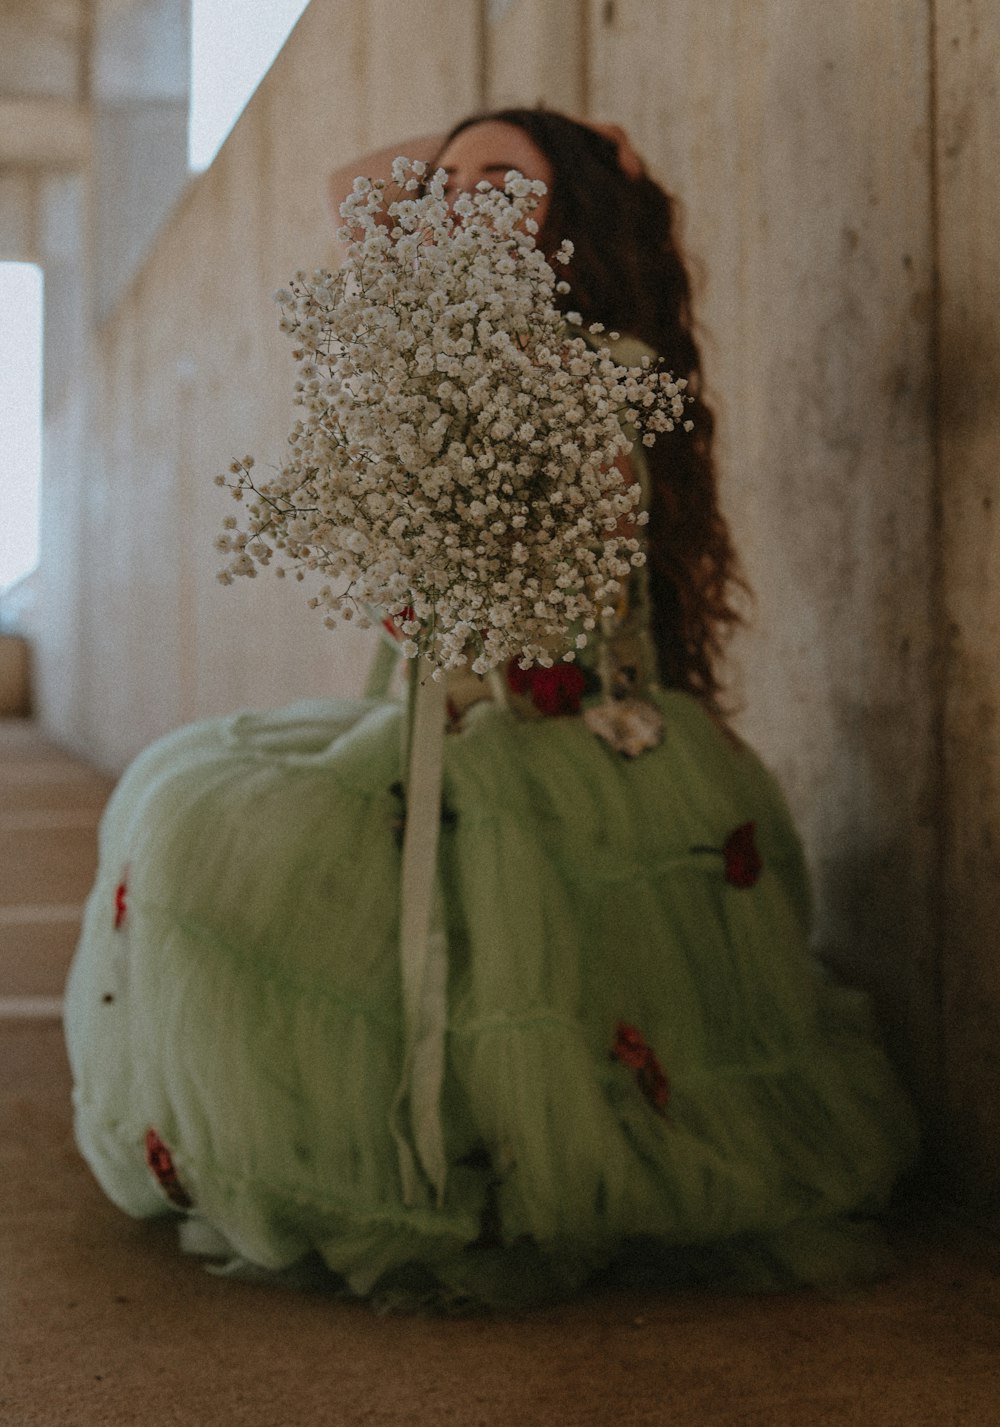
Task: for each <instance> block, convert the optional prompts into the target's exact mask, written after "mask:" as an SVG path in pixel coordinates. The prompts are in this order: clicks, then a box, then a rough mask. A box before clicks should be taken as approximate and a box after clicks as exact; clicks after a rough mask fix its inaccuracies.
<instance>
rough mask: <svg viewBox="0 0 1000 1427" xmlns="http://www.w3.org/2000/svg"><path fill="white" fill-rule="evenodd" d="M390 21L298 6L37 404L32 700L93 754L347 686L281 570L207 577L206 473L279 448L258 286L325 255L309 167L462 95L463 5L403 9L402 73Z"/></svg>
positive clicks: (210, 520) (278, 355)
mask: <svg viewBox="0 0 1000 1427" xmlns="http://www.w3.org/2000/svg"><path fill="white" fill-rule="evenodd" d="M398 18H399V16H398V7H395V8H394V7H393V6H392V5H390V4H387V3H386V0H370V3H366V4H351V5H344V6H342V5H331V4H319V5H314V6H311V7H310V8H309V10H307V11H306V13H305V15H304V16H303V18H302V20H301V22H300V24H299V26H298V27H297V28H296V30H295V32H294V33H293V35H292V37H291V39H290V41H289V43H288V45H287V47H286V49H285V50H284V51H283V53H282V54H281V55H280V56H279V58H278V60H277V61H276V63H275V65H274V66H273V68H272V70H271V72H270V73H269V74H268V75H267V77H266V78H265V80H264V82H263V83H262V85H261V87H260V89H259V90H258V91H257V93H256V94H255V95H254V97H253V99H252V100H251V102H250V104H249V106H248V107H247V109H246V111H245V113H244V114H243V116H242V117H241V119H240V120H239V122H238V124H237V125H236V127H235V129H234V130H233V132H232V134H231V135H230V137H229V138H228V139H227V141H226V143H225V145H224V146H223V149H222V151H221V152H220V154H219V156H218V157H217V159H216V161H215V162H214V163H213V165H212V166H211V168H210V169H209V170H208V171H207V172H206V173H204V174H203V175H201V176H200V177H199V178H198V179H196V180H195V181H194V182H193V183H192V185H191V188H190V190H189V192H188V193H187V195H186V196H185V198H184V199H183V200H182V202H181V204H180V206H179V208H178V210H177V211H176V212H175V213H174V214H173V215H172V217H171V219H170V221H169V222H168V223H167V225H166V226H165V227H164V229H163V230H162V231H161V233H160V235H159V237H158V239H157V240H156V242H155V245H154V247H153V249H152V251H151V253H150V255H149V258H148V260H147V261H146V263H145V264H144V266H143V268H142V269H141V271H140V273H139V275H138V276H137V278H136V280H135V281H134V282H133V284H132V285H131V287H130V288H129V290H128V291H127V292H126V294H125V296H124V297H123V299H122V301H121V303H120V304H119V306H118V308H117V309H116V311H115V313H114V315H113V316H112V317H111V318H110V320H109V321H108V322H107V323H106V324H105V325H104V326H103V328H101V329H100V331H99V332H98V333H96V334H95V336H94V339H93V341H92V345H91V350H90V353H89V357H88V363H87V371H86V377H85V380H84V381H83V382H82V384H81V390H80V391H79V392H76V393H74V394H73V395H72V397H71V398H69V399H68V400H67V402H66V404H65V406H64V409H63V410H62V411H61V412H60V413H57V414H54V415H53V420H52V422H51V425H50V429H49V433H48V436H49V440H48V458H47V489H46V500H45V511H46V515H45V533H44V537H43V538H44V542H45V548H44V552H43V559H44V560H45V562H46V564H47V566H48V568H49V569H50V570H52V571H53V583H52V585H51V586H50V589H51V591H52V594H53V602H52V604H51V605H50V607H49V610H48V612H47V617H46V618H45V619H44V621H42V624H41V628H40V631H39V637H40V640H41V643H42V651H41V662H42V664H43V666H44V667H43V670H42V673H41V687H42V696H43V706H44V707H45V708H46V710H47V722H48V724H49V726H50V728H51V729H52V730H53V731H54V732H56V733H57V734H60V735H62V736H63V737H65V738H67V739H69V740H70V741H71V742H72V743H73V745H74V746H76V747H78V748H85V749H86V750H87V751H88V752H89V753H90V754H91V756H93V757H94V758H96V760H97V761H98V762H99V763H101V764H102V765H103V766H105V767H108V768H119V767H121V766H122V764H123V763H124V762H125V761H127V760H128V759H129V758H130V757H131V756H132V755H133V754H134V753H136V752H137V751H138V750H139V749H140V748H142V747H143V746H144V745H145V744H146V743H148V742H149V740H150V739H151V738H153V737H155V736H156V735H158V734H159V733H161V732H163V731H165V730H166V729H169V728H172V727H174V726H176V725H177V724H179V723H182V722H184V721H185V720H186V719H190V718H193V717H197V716H200V715H203V714H206V713H212V712H216V711H221V710H224V709H233V708H236V707H239V706H242V705H256V706H266V705H269V704H276V703H280V702H283V701H286V700H288V699H289V698H294V697H296V696H303V697H305V696H309V695H313V694H321V693H333V692H357V691H358V689H359V687H360V684H361V681H362V677H363V673H364V666H365V664H366V662H367V658H368V653H369V641H368V640H366V639H364V638H363V637H360V636H356V637H354V638H352V637H351V635H350V634H349V633H345V634H342V635H340V636H338V637H334V636H331V635H330V634H329V633H328V632H327V631H325V630H324V629H323V628H322V625H321V622H320V621H319V619H318V617H315V616H310V614H309V612H308V611H307V610H305V608H304V597H303V593H302V589H301V588H300V587H299V586H298V585H296V584H294V582H289V583H288V584H287V585H286V586H283V585H282V584H281V583H279V582H278V581H276V580H274V579H260V580H258V581H256V582H254V583H250V582H241V583H240V584H239V585H237V586H235V587H234V588H233V589H232V590H228V591H224V590H222V588H221V587H220V586H219V585H218V584H217V583H216V581H215V571H216V568H217V565H218V563H219V557H218V556H217V555H216V553H215V551H214V550H213V548H212V540H213V538H214V534H215V533H217V531H218V529H219V528H220V526H221V520H222V518H223V516H224V515H225V514H226V513H227V510H228V509H229V507H228V506H227V503H226V498H225V496H224V493H222V492H220V491H219V490H218V488H216V487H215V486H214V485H213V484H212V476H213V475H214V474H215V473H216V472H217V471H220V470H225V469H226V468H227V467H228V465H229V462H230V461H231V460H232V459H233V457H234V456H239V455H242V454H243V453H244V451H253V452H254V453H255V454H256V455H257V456H258V457H259V458H260V460H261V462H262V464H264V465H266V464H267V462H268V461H272V460H278V459H280V455H281V451H282V447H283V444H284V438H285V434H286V432H287V429H288V426H289V425H290V421H291V417H292V408H291V404H290V391H291V379H292V376H293V364H292V361H291V357H290V350H289V346H288V342H287V340H286V339H285V338H284V337H282V336H281V335H280V334H279V333H278V331H277V313H276V309H274V308H273V307H272V305H271V302H270V294H271V293H272V292H273V291H274V289H275V288H276V287H278V286H279V285H280V284H282V283H284V282H285V281H286V280H287V278H288V276H289V275H290V274H291V273H292V272H294V271H295V270H296V269H297V268H298V267H300V266H302V267H306V268H312V267H315V266H316V265H317V264H320V263H322V262H323V261H325V259H326V256H327V251H328V232H329V219H328V216H327V214H326V211H325V207H324V192H323V188H324V185H323V176H324V174H325V173H326V172H327V171H328V170H329V169H330V168H331V167H334V166H336V164H338V163H341V162H343V161H345V160H346V159H347V158H349V157H350V155H351V154H353V153H360V152H363V151H364V150H365V149H370V148H373V147H376V146H378V145H379V144H384V143H388V142H390V141H391V140H392V138H393V137H395V136H397V135H401V134H406V133H407V132H413V131H414V130H416V131H418V132H420V131H423V132H426V131H427V130H429V129H433V128H435V127H438V126H440V127H444V125H445V124H446V123H447V122H448V121H449V120H450V119H451V118H452V117H453V116H454V115H455V113H456V112H457V113H462V112H464V111H466V110H468V109H471V108H474V107H476V105H477V104H478V103H479V99H480V95H479V91H478V80H479V74H480V60H479V54H480V32H479V20H478V14H477V12H476V10H475V8H474V7H454V9H453V12H452V14H451V16H450V17H448V23H447V24H445V23H444V20H443V19H442V13H441V7H440V6H439V5H437V4H435V3H433V0H420V3H417V4H410V5H408V7H407V32H406V33H407V38H406V56H405V58H406V63H407V66H408V69H407V72H408V73H409V74H411V75H415V76H419V82H414V83H409V84H403V83H401V82H400V73H399V64H400V54H399V30H398V23H397V22H398ZM78 651H85V654H84V657H80V656H79V654H78Z"/></svg>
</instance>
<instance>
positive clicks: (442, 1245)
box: [66, 575, 916, 1307]
mask: <svg viewBox="0 0 1000 1427" xmlns="http://www.w3.org/2000/svg"><path fill="white" fill-rule="evenodd" d="M643 598H644V595H643V586H642V581H641V576H640V575H637V577H636V580H635V581H634V590H633V601H632V605H631V607H630V609H629V611H628V613H627V614H624V615H623V616H622V618H621V620H619V622H618V624H617V627H616V631H615V635H614V638H613V639H612V640H610V641H609V643H608V646H607V647H606V648H605V649H604V651H603V653H602V657H605V656H606V655H607V653H608V649H611V650H612V651H613V652H614V654H615V657H616V660H617V662H616V663H615V665H614V668H613V670H612V678H611V685H612V686H613V689H614V692H615V693H618V694H621V693H623V692H624V693H625V694H626V695H627V698H626V699H625V700H624V701H623V702H622V703H621V704H616V705H615V708H616V709H617V708H627V707H631V708H632V710H633V712H637V713H638V714H639V715H640V723H642V720H643V719H645V722H644V723H642V726H643V727H644V728H645V729H646V730H647V731H648V730H649V728H650V727H651V726H652V724H653V723H655V722H656V720H657V715H658V716H659V717H660V718H661V719H662V735H660V734H656V735H655V737H654V738H651V739H647V740H646V741H647V742H655V746H650V747H647V748H645V750H644V751H640V752H636V749H635V748H634V747H633V748H632V749H631V752H632V753H633V754H635V756H629V754H628V753H626V752H623V751H621V748H620V747H619V746H614V745H615V743H616V741H617V742H618V743H619V744H620V742H621V740H620V739H618V740H615V739H614V738H613V739H612V741H611V742H609V741H608V740H607V738H606V737H603V736H601V719H600V715H598V716H597V717H596V718H595V717H594V715H593V710H594V709H595V708H597V709H600V708H604V709H605V711H606V709H607V705H606V697H605V694H604V693H602V692H600V691H597V692H586V691H584V692H583V694H582V702H581V704H580V709H579V711H577V712H571V711H567V710H571V709H573V708H575V707H576V703H577V700H578V699H580V695H581V690H580V688H579V687H577V686H574V685H572V682H570V684H560V682H559V679H558V677H556V676H553V675H548V676H546V678H545V679H543V680H542V682H541V683H540V684H538V685H537V686H536V687H525V683H526V681H525V680H523V679H522V680H521V682H520V684H517V676H516V675H514V676H513V677H514V682H515V684H517V691H516V692H512V691H511V690H510V688H509V687H508V694H509V697H507V698H499V699H498V698H481V699H480V701H479V702H472V701H471V697H474V695H475V691H473V696H471V697H470V694H469V686H468V682H467V681H466V686H465V688H464V689H463V690H456V695H455V700H454V704H453V707H452V710H451V713H452V721H451V724H450V727H449V731H448V732H447V734H446V735H445V740H444V771H443V803H442V817H441V825H440V845H439V851H438V857H437V873H436V890H435V899H436V908H437V913H436V915H437V936H438V942H439V944H440V945H441V946H443V948H444V967H445V970H444V973H443V976H444V979H443V981H442V984H441V986H440V988H439V995H438V1002H439V1012H440V1018H441V1024H440V1026H439V1028H438V1040H439V1050H440V1051H441V1053H442V1054H443V1083H442V1084H441V1085H440V1087H439V1091H438V1092H435V1093H434V1095H433V1096H432V1097H430V1101H428V1100H427V1097H424V1101H422V1102H421V1103H419V1104H418V1103H417V1102H418V1097H417V1096H415V1095H412V1096H411V1103H410V1104H409V1105H408V1106H407V1114H404V1115H402V1116H401V1114H400V1091H401V1085H403V1086H404V1087H405V1083H406V1080H407V1076H408V1074H409V1071H408V1068H407V1064H406V1063H405V1057H404V1041H405V1027H404V1024H403V1020H404V1016H403V1005H402V997H401V984H400V982H401V975H400V951H399V882H400V858H401V853H400V829H401V824H402V820H403V817H404V813H405V809H404V802H403V790H402V788H401V786H400V778H401V747H402V742H403V738H402V734H403V729H402V724H403V720H404V702H403V701H401V700H400V699H393V698H389V697H386V696H381V697H372V698H368V699H362V700H340V701H334V702H322V703H320V702H310V703H307V704H299V705H296V706H294V707H292V708H290V709H287V710H284V711H281V712H276V713H269V714H241V715H237V716H235V717H232V718H224V719H214V720H211V721H209V722H204V723H200V724H196V725H194V726H193V727H189V728H185V729H182V730H180V731H179V732H177V733H174V734H172V735H170V736H169V737H167V738H165V739H163V740H162V741H160V742H158V743H157V744H155V745H154V746H153V747H151V748H150V749H149V750H147V752H145V753H144V754H143V755H142V756H141V757H140V758H139V759H138V760H137V762H136V763H135V764H134V765H133V766H132V768H131V769H130V770H129V772H128V773H127V774H126V775H125V777H124V778H123V780H122V781H121V783H120V785H119V787H118V789H117V791H116V793H115V795H114V797H113V799H112V801H111V803H110V805H109V807H108V809H107V813H106V815H105V818H104V823H103V828H102V834H101V860H100V870H99V874H98V878H97V883H96V886H95V888H94V891H93V894H92V896H91V898H90V901H89V904H88V908H87V912H86V920H85V926H84V931H83V937H82V941H81V945H80V948H79V952H78V955H77V958H76V961H75V964H74V967H73V970H72V974H71V977H70V981H69V986H68V990H67V1006H66V1018H67V1033H68V1043H69V1051H70V1057H71V1061H72V1067H73V1072H74V1077H75V1107H76V1129H77V1136H78V1141H79V1144H80V1147H81V1149H82V1151H83V1153H84V1155H85V1156H86V1158H87V1160H88V1161H89V1163H90V1165H91V1166H92V1168H93V1171H94V1173H95V1175H96V1176H97V1178H98V1180H99V1181H100V1183H101V1184H102V1186H103V1187H104V1189H105V1191H106V1192H107V1194H108V1195H109V1196H110V1197H111V1199H112V1200H114V1202H115V1203H116V1204H118V1205H120V1206H121V1208H122V1209H124V1210H125V1211H127V1212H128V1213H130V1214H133V1215H139V1216H143V1215H158V1214H164V1213H174V1214H177V1215H178V1216H179V1217H181V1218H182V1220H183V1233H182V1241H183V1242H185V1243H186V1245H187V1246H188V1247H191V1248H193V1249H194V1250H196V1251H199V1250H200V1251H204V1252H206V1253H210V1254H214V1255H215V1256H216V1257H217V1258H218V1259H219V1260H221V1261H222V1262H224V1263H226V1264H228V1265H229V1266H230V1267H235V1268H237V1269H240V1270H245V1271H252V1269H256V1270H257V1271H265V1272H274V1273H282V1272H287V1271H288V1270H289V1269H290V1268H292V1267H293V1266H295V1265H299V1264H302V1263H303V1262H309V1261H311V1262H314V1263H315V1262H318V1261H320V1260H322V1262H323V1263H324V1264H325V1265H326V1266H327V1267H328V1268H329V1269H330V1270H332V1271H333V1273H334V1274H335V1275H336V1276H337V1281H338V1282H341V1283H343V1284H344V1285H346V1289H347V1290H348V1291H350V1292H353V1293H357V1294H366V1295H367V1294H371V1295H373V1296H375V1297H377V1298H383V1299H385V1300H386V1301H388V1302H400V1303H416V1302H432V1303H440V1304H445V1305H447V1304H452V1305H454V1304H485V1305H492V1306H496V1307H509V1306H518V1305H524V1304H530V1303H532V1302H537V1301H541V1300H544V1299H546V1298H550V1297H552V1296H554V1295H559V1294H563V1293H566V1292H569V1291H573V1290H574V1289H576V1288H578V1287H580V1286H581V1285H583V1284H584V1283H586V1282H587V1281H588V1280H591V1279H592V1278H593V1277H594V1276H595V1275H597V1276H600V1275H609V1274H610V1275H612V1277H613V1278H614V1280H615V1281H622V1279H623V1278H624V1280H626V1281H628V1280H634V1279H639V1280H641V1281H642V1282H646V1283H656V1282H691V1281H696V1282H710V1283H715V1284H721V1285H725V1286H727V1287H744V1288H751V1289H756V1288H768V1287H774V1286H784V1285H788V1284H793V1283H824V1284H831V1283H841V1282H844V1281H850V1280H853V1279H856V1278H858V1277H865V1276H867V1275H869V1274H870V1273H872V1272H873V1271H876V1270H877V1268H878V1266H879V1265H880V1264H881V1261H882V1257H881V1248H880V1239H879V1235H878V1230H877V1228H876V1227H875V1226H874V1219H875V1216H877V1214H878V1212H879V1210H880V1209H881V1208H882V1207H883V1206H884V1204H885V1202H886V1199H887V1197H888V1195H889V1193H890V1190H891V1188H892V1186H893V1184H894V1181H895V1180H896V1179H897V1177H898V1176H899V1174H900V1172H901V1170H902V1169H903V1168H904V1167H906V1166H907V1165H908V1164H909V1163H910V1162H911V1160H912V1159H913V1156H914V1153H915V1147H916V1130H915V1127H914V1121H913V1115H912V1112H911V1109H910V1107H909V1105H908V1103H907V1101H906V1099H905V1097H904V1096H903V1094H902V1093H901V1091H900V1090H899V1088H898V1086H897V1084H896V1082H895V1079H894V1077H893V1074H892V1072H891V1070H890V1068H889V1066H888V1064H887V1062H886V1059H885V1057H884V1055H883V1052H882V1050H881V1048H880V1046H879V1043H878V1039H877V1036H876V1034H875V1032H874V1030H873V1028H872V1025H871V1021H870V1015H869V1008H868V1004H867V1001H866V999H865V997H864V996H862V995H861V994H859V993H858V992H856V991H853V990H849V989H846V988H844V987H843V986H840V985H838V984H836V983H835V982H834V981H833V980H832V979H831V977H830V976H829V975H828V974H827V973H826V972H825V971H824V969H823V968H822V967H821V966H820V965H819V964H818V963H817V961H816V960H815V959H814V958H813V957H812V956H811V955H810V951H809V893H808V888H807V881H806V874H805V869H804V866H803V859H802V852H801V849H800V845H799V841H798V839H797V836H796V833H795V831H794V829H793V827H792V825H791V822H790V819H789V816H788V812H787V810H786V807H785V803H784V801H783V799H782V796H781V793H780V791H779V789H778V787H777V786H776V784H775V782H774V780H773V778H772V777H771V776H770V775H769V773H768V772H767V771H766V770H765V769H764V768H763V767H762V765H761V763H760V762H759V760H758V759H757V758H756V757H755V755H754V754H753V753H752V752H751V751H750V750H749V749H748V748H747V747H746V746H745V745H743V744H742V743H740V742H738V741H737V740H736V739H735V738H734V737H733V736H732V735H731V734H729V733H728V732H726V731H725V730H724V729H723V728H721V727H720V726H719V724H718V723H717V722H716V721H714V720H713V719H712V718H711V717H709V716H708V715H707V714H706V712H705V711H704V710H703V708H702V707H701V706H700V704H699V703H698V702H697V701H696V700H695V699H694V698H692V697H690V696H689V695H687V694H683V693H677V692H664V691H662V690H660V689H658V688H657V687H656V686H655V684H653V683H651V682H650V681H649V680H648V678H647V677H646V676H645V675H642V674H640V675H639V676H638V678H637V674H636V670H637V667H641V666H642V663H643V658H644V656H643V653H642V650H643V648H644V647H646V648H648V646H647V645H644V623H645V616H644V608H643ZM637 651H638V652H637ZM646 657H648V656H646ZM621 671H624V674H623V675H622V678H623V679H624V683H625V684H626V685H628V687H624V688H623V687H614V686H615V680H616V679H617V677H618V673H621ZM647 674H648V670H647ZM546 680H547V682H546ZM608 682H609V681H608V678H607V676H606V670H605V679H604V685H605V689H607V687H608ZM481 692H487V690H486V689H485V688H484V689H482V691H481ZM460 695H461V696H460ZM588 713H589V717H588ZM651 721H652V722H651ZM595 728H596V729H597V730H598V731H596V732H595ZM412 1088H413V1087H412V1085H411V1086H410V1090H411V1091H412ZM431 1102H432V1103H431ZM421 1116H424V1117H425V1118H428V1117H429V1118H431V1119H433V1120H434V1121H435V1124H436V1126H437V1129H438V1130H439V1131H440V1133H441V1134H442V1135H443V1148H444V1160H445V1164H446V1174H445V1175H443V1176H439V1177H438V1179H437V1181H436V1182H434V1183H432V1182H431V1179H430V1178H429V1177H428V1176H425V1175H421V1174H420V1173H419V1163H420V1158H419V1154H417V1155H416V1156H415V1159H416V1163H417V1164H418V1174H417V1176H416V1181H415V1183H411V1184H410V1186H409V1188H408V1189H407V1188H404V1182H403V1176H402V1174H401V1167H400V1149H401V1146H400V1140H401V1137H402V1139H403V1140H406V1139H407V1136H409V1138H410V1144H411V1148H412V1145H413V1144H416V1143H418V1142H419V1139H420V1125H419V1123H418V1122H419V1120H420V1117H421Z"/></svg>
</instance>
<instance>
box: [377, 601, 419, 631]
mask: <svg viewBox="0 0 1000 1427" xmlns="http://www.w3.org/2000/svg"><path fill="white" fill-rule="evenodd" d="M414 618H415V615H414V611H413V606H412V605H404V607H403V608H402V609H399V610H397V611H396V613H395V614H390V615H388V616H387V617H386V618H385V619H383V621H382V625H383V628H385V629H387V630H388V631H389V633H390V634H391V635H392V637H393V639H405V637H406V636H405V635H404V634H403V631H402V629H401V628H400V625H401V624H404V623H405V622H406V621H407V620H410V619H414Z"/></svg>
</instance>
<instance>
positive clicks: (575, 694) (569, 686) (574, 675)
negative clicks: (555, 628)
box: [507, 659, 587, 718]
mask: <svg viewBox="0 0 1000 1427" xmlns="http://www.w3.org/2000/svg"><path fill="white" fill-rule="evenodd" d="M507 684H508V686H509V688H510V690H511V692H512V693H515V694H523V695H526V696H528V697H529V698H530V699H531V702H532V703H533V704H534V705H535V708H536V709H537V710H538V712H539V713H541V714H544V715H545V716H546V718H558V717H560V716H562V715H566V714H576V713H579V712H580V702H581V700H582V698H583V695H584V691H585V690H586V687H587V680H586V676H585V675H584V673H583V670H582V669H580V668H578V667H577V665H576V664H563V663H559V664H553V665H552V667H551V668H550V669H544V668H542V667H541V665H538V664H535V665H532V667H531V668H530V669H521V668H519V667H518V663H517V660H516V659H514V660H512V661H511V662H510V663H509V664H508V665H507Z"/></svg>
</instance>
